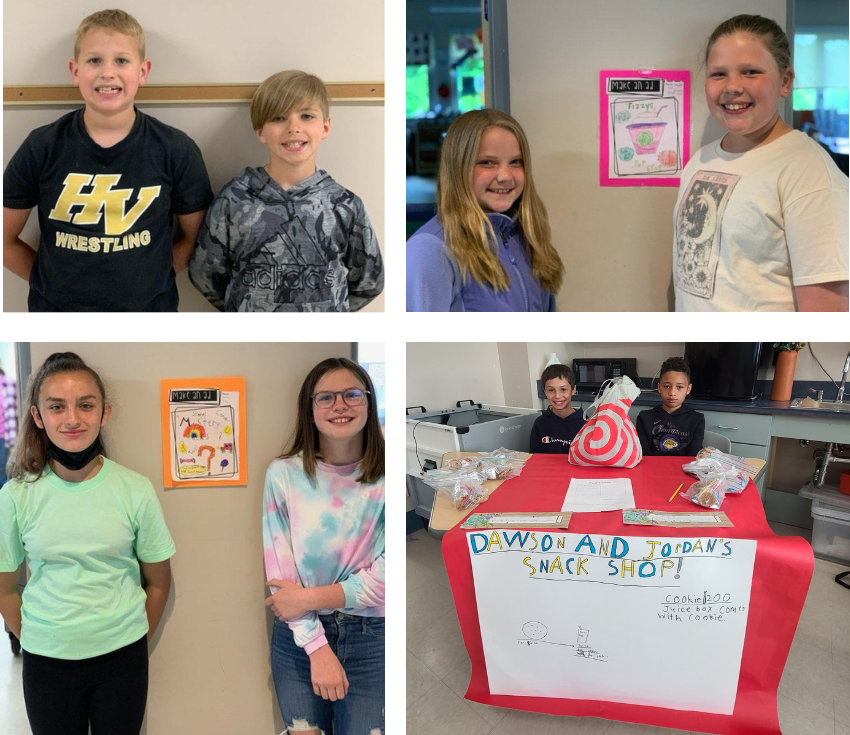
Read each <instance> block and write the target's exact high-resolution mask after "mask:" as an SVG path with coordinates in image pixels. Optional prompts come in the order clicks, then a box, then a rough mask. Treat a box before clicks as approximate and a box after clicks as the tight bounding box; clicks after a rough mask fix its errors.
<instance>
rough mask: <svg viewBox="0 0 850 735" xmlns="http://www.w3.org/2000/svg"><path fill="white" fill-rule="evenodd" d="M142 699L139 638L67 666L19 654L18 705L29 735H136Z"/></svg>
mask: <svg viewBox="0 0 850 735" xmlns="http://www.w3.org/2000/svg"><path fill="white" fill-rule="evenodd" d="M147 697H148V646H147V642H146V640H145V638H141V639H139V640H138V641H136V642H135V643H132V644H130V645H129V646H125V647H124V648H119V649H118V650H117V651H112V652H111V653H106V654H104V655H103V656H95V657H94V658H85V659H82V660H80V661H69V660H66V659H59V658H48V657H47V656H38V655H36V654H34V653H27V652H26V651H24V701H25V702H26V705H27V716H28V717H29V721H30V727H31V728H32V732H33V735H88V732H89V723H91V732H92V735H139V731H140V730H141V729H142V720H144V717H145V703H146V701H147Z"/></svg>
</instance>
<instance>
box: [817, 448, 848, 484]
mask: <svg viewBox="0 0 850 735" xmlns="http://www.w3.org/2000/svg"><path fill="white" fill-rule="evenodd" d="M845 448H846V447H844V446H842V445H841V444H833V443H832V442H827V444H826V446H825V447H824V448H823V449H816V450H815V453H814V460H815V472H814V474H813V475H812V483H813V484H814V486H815V487H823V482H824V480H825V479H826V471H827V470H828V469H829V465H831V464H833V463H839V464H850V457H844V456H841V455H839V454H836V452H843V451H844V449H845Z"/></svg>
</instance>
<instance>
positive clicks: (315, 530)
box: [263, 457, 384, 654]
mask: <svg viewBox="0 0 850 735" xmlns="http://www.w3.org/2000/svg"><path fill="white" fill-rule="evenodd" d="M359 476H360V469H359V465H358V464H352V465H346V466H343V467H334V466H332V465H328V464H324V463H321V462H317V463H316V479H315V481H312V482H311V480H310V479H309V478H308V477H307V475H306V474H305V472H304V469H303V465H302V462H301V458H300V457H288V458H286V459H277V460H275V461H274V462H272V464H271V465H270V466H269V469H268V471H267V472H266V483H265V489H264V492H263V551H264V556H265V565H266V578H267V579H282V580H285V581H287V582H295V583H297V584H300V585H301V586H302V587H323V586H325V585H331V584H336V583H339V584H340V585H341V586H342V589H343V591H344V593H345V607H342V608H337V609H338V610H340V611H342V612H345V613H348V614H350V615H362V616H364V617H383V615H384V480H383V478H381V480H379V481H378V482H377V483H374V484H366V483H362V482H357V478H358V477H359ZM332 612H334V611H333V610H317V611H315V612H309V613H307V614H305V615H303V616H302V617H300V618H297V619H295V620H290V621H288V625H289V627H290V628H291V629H292V631H293V634H294V636H295V642H296V643H297V644H298V645H299V646H301V647H302V648H303V649H304V650H305V652H306V653H308V654H309V653H312V652H313V651H315V650H316V649H317V648H320V647H321V646H324V645H325V644H326V643H327V640H326V639H325V633H324V629H323V628H322V624H321V621H320V620H319V617H318V615H319V614H320V613H321V614H327V613H332Z"/></svg>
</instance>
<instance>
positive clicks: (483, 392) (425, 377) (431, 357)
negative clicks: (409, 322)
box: [405, 342, 505, 411]
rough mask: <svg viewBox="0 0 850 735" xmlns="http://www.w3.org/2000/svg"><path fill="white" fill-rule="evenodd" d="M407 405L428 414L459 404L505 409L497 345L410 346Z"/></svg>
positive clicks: (422, 343)
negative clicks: (458, 402) (466, 402)
mask: <svg viewBox="0 0 850 735" xmlns="http://www.w3.org/2000/svg"><path fill="white" fill-rule="evenodd" d="M405 395H406V396H407V397H406V399H405V404H406V405H407V406H425V408H427V409H428V410H429V411H437V410H440V409H444V408H454V405H455V403H456V402H457V401H464V400H467V399H471V400H473V401H475V402H476V403H488V404H491V405H494V406H503V405H504V403H505V392H504V388H503V387H502V370H501V367H500V364H499V351H498V349H497V346H496V343H495V342H471V343H464V342H408V343H407V387H406V394H405Z"/></svg>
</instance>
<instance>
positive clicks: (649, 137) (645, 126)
mask: <svg viewBox="0 0 850 735" xmlns="http://www.w3.org/2000/svg"><path fill="white" fill-rule="evenodd" d="M666 127H667V123H666V122H652V123H632V124H631V125H626V130H628V131H629V135H630V136H631V138H632V143H634V146H635V152H636V153H637V154H638V155H642V154H644V153H655V151H656V150H657V149H658V143H659V142H660V141H661V134H662V133H663V132H664V128H666Z"/></svg>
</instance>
